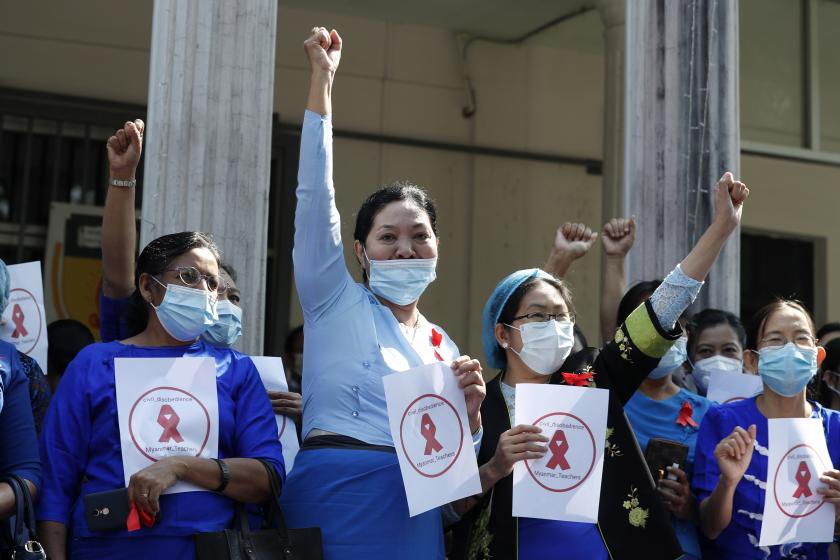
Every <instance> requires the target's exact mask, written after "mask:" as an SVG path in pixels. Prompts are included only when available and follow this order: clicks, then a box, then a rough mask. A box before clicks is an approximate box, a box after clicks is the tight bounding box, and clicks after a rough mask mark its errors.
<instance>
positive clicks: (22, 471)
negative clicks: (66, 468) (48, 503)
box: [0, 340, 41, 487]
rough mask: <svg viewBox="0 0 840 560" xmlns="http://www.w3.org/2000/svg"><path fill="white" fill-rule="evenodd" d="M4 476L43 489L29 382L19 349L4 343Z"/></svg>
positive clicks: (0, 403) (0, 353)
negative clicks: (25, 481)
mask: <svg viewBox="0 0 840 560" xmlns="http://www.w3.org/2000/svg"><path fill="white" fill-rule="evenodd" d="M0 474H16V475H18V476H20V477H21V478H24V479H26V480H28V481H29V482H31V483H32V484H34V485H35V486H38V487H40V485H41V461H40V459H39V457H38V436H37V435H36V434H35V422H34V420H33V418H32V405H31V403H30V400H29V381H28V380H27V378H26V374H25V373H24V371H23V368H22V365H21V363H20V358H19V356H18V351H17V349H16V348H15V346H14V345H13V344H11V343H9V342H6V341H2V340H0Z"/></svg>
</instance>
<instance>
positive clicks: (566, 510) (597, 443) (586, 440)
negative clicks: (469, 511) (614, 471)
mask: <svg viewBox="0 0 840 560" xmlns="http://www.w3.org/2000/svg"><path fill="white" fill-rule="evenodd" d="M608 403H609V393H608V392H607V390H605V389H591V388H588V387H570V386H565V385H543V384H533V383H519V384H517V386H516V418H515V424H516V425H517V426H518V425H520V424H529V425H533V426H539V427H540V428H542V433H543V435H544V436H546V437H547V438H549V442H548V444H547V445H548V452H547V453H546V454H545V456H544V457H543V458H541V459H537V460H530V461H518V462H516V464H515V465H514V467H513V512H512V514H513V516H514V517H536V518H539V519H554V520H558V521H579V522H586V523H595V522H597V520H598V505H599V502H600V501H601V474H602V471H603V468H604V446H605V445H606V441H607V405H608Z"/></svg>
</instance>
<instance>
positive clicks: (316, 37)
mask: <svg viewBox="0 0 840 560" xmlns="http://www.w3.org/2000/svg"><path fill="white" fill-rule="evenodd" d="M303 50H305V51H306V56H308V57H309V65H310V66H311V67H312V71H313V72H315V71H317V70H322V71H325V72H328V73H330V74H334V73H335V71H336V70H337V69H338V63H339V61H340V60H341V36H339V34H338V31H336V30H335V29H333V30H332V31H327V28H326V27H313V28H312V33H311V34H310V35H309V38H308V39H307V40H306V41H304V42H303Z"/></svg>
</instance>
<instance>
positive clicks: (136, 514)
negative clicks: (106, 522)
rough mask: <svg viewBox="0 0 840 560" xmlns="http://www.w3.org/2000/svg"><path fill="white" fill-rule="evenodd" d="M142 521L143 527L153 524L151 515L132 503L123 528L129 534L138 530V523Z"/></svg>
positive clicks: (153, 519)
mask: <svg viewBox="0 0 840 560" xmlns="http://www.w3.org/2000/svg"><path fill="white" fill-rule="evenodd" d="M141 521H142V523H143V526H144V527H151V526H153V525H154V524H155V518H154V516H153V515H151V514H149V513H146V512H145V511H144V510H142V509H140V508H138V507H137V504H134V503H132V504H131V509H130V510H128V519H126V520H125V528H126V529H128V532H129V533H133V532H134V531H139V530H140V522H141Z"/></svg>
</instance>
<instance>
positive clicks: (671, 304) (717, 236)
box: [650, 171, 750, 329]
mask: <svg viewBox="0 0 840 560" xmlns="http://www.w3.org/2000/svg"><path fill="white" fill-rule="evenodd" d="M749 194H750V189H748V188H747V186H746V185H745V184H744V183H742V182H740V181H736V180H735V179H734V178H733V177H732V173H730V172H728V171H727V172H726V173H724V174H723V177H721V178H720V181H718V184H717V185H716V186H715V201H714V204H715V218H714V221H713V222H712V223H711V225H710V226H709V227H708V228H706V231H705V232H704V233H703V235H702V236H701V237H700V239H699V240H698V241H697V244H696V245H695V246H694V248H693V249H692V250H691V252H690V253H689V254H688V255H687V256H686V257H685V259H683V261H682V262H681V263H680V264H678V265H677V267H676V268H675V269H674V270H673V271H672V272H671V273H670V274H669V275H668V276H667V277H666V278H665V281H664V282H662V285H661V286H659V288H657V289H656V291H655V292H654V293H653V295H652V296H651V297H650V302H651V305H652V307H653V311H654V313H655V314H656V317H657V319H659V323H660V324H661V325H662V326H663V327H664V328H666V329H673V328H674V325H675V324H676V322H677V319H678V318H679V316H680V315H681V314H682V313H683V311H685V310H686V309H688V306H689V305H691V304H692V302H693V301H694V298H696V297H697V294H698V293H699V291H700V288H701V287H702V282H703V280H705V279H706V276H708V274H709V270H710V269H711V268H712V265H713V264H714V263H715V260H717V258H718V255H720V252H721V250H722V249H723V246H724V244H726V241H727V240H728V239H729V236H730V235H732V232H734V231H735V230H736V229H737V228H738V224H740V222H741V214H742V212H743V209H744V201H746V199H747V197H748V196H749Z"/></svg>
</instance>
